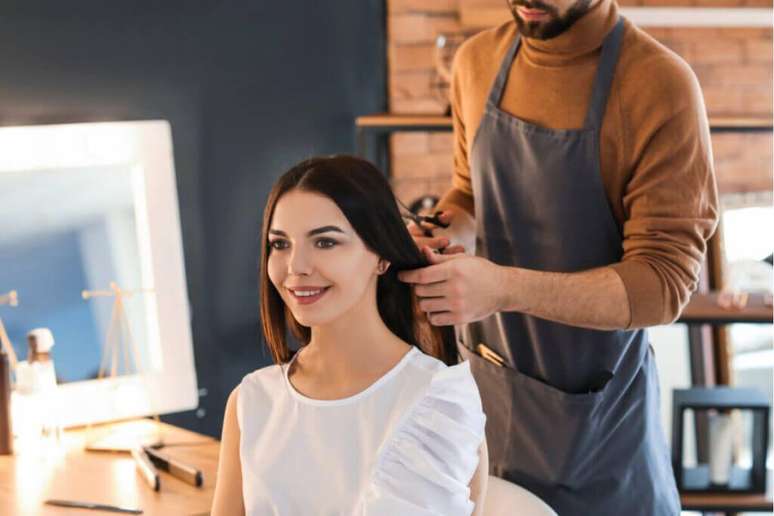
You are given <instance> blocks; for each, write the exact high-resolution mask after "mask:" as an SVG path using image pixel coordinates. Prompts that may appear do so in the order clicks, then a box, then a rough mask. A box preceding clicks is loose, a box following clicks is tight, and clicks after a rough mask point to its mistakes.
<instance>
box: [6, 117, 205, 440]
mask: <svg viewBox="0 0 774 516" xmlns="http://www.w3.org/2000/svg"><path fill="white" fill-rule="evenodd" d="M99 166H123V167H127V168H129V169H130V170H131V173H132V178H133V179H132V182H133V185H134V200H135V213H136V218H137V222H138V224H137V227H138V235H139V242H138V244H139V245H138V247H139V250H140V262H141V277H142V283H143V285H141V287H142V288H147V289H153V290H155V294H150V295H147V298H146V300H147V301H146V306H148V307H149V308H148V315H149V318H148V320H149V321H150V336H151V337H150V342H148V346H147V349H148V351H149V354H150V355H149V358H150V361H149V362H150V363H151V364H152V367H151V369H152V370H151V371H143V372H141V373H140V374H134V375H127V376H119V377H116V378H103V379H100V380H86V381H80V382H72V383H65V384H62V385H60V387H59V396H60V399H61V403H60V405H59V406H60V409H61V412H60V414H59V416H60V422H61V423H62V425H63V426H65V427H68V426H75V425H83V424H88V423H96V422H102V421H112V420H119V419H127V418H132V417H139V416H147V415H156V414H165V413H170V412H179V411H183V410H191V409H194V408H196V407H197V405H198V391H197V382H196V368H195V365H194V358H193V344H192V338H191V326H190V315H189V304H188V293H187V287H186V279H185V278H186V276H185V262H184V260H183V245H182V236H181V231H180V215H179V209H178V200H177V185H176V181H175V170H174V157H173V153H172V132H171V128H170V125H169V123H168V122H166V121H156V120H154V121H143V122H106V123H84V124H64V125H46V126H24V127H0V174H2V173H4V172H19V171H31V170H40V169H59V168H73V167H99ZM94 195H99V191H98V190H95V192H94ZM105 287H107V285H106V286H105ZM9 288H13V287H12V286H9ZM124 288H131V287H124ZM19 294H20V299H19V301H20V305H19V308H17V310H23V309H24V299H23V297H22V295H23V294H22V293H21V292H20V293H19ZM79 294H80V293H74V295H79ZM85 302H94V301H93V300H92V301H84V303H85ZM105 302H110V301H107V300H106V301H105ZM153 326H156V327H157V329H158V331H154V328H153ZM60 345H62V346H64V345H66V343H61V344H60Z"/></svg>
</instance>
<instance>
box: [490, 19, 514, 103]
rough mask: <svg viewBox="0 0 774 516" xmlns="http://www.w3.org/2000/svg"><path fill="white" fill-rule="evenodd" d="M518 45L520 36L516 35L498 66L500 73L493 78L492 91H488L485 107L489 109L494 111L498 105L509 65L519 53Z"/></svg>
mask: <svg viewBox="0 0 774 516" xmlns="http://www.w3.org/2000/svg"><path fill="white" fill-rule="evenodd" d="M520 45H521V36H520V35H519V34H517V35H516V38H515V39H514V40H513V43H511V47H510V48H509V49H508V53H507V54H505V58H504V59H503V62H502V64H501V65H500V71H499V72H497V77H496V78H495V82H494V84H493V85H492V89H491V90H489V98H487V100H486V105H487V106H488V107H489V108H492V109H495V108H497V106H499V105H500V99H501V98H502V96H503V89H505V82H506V81H507V80H508V73H509V72H510V70H511V63H513V58H514V57H515V56H516V53H517V52H518V51H519V46H520Z"/></svg>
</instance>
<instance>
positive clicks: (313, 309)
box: [267, 190, 379, 327]
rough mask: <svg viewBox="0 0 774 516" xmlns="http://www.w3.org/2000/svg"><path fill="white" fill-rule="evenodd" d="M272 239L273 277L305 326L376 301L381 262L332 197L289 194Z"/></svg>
mask: <svg viewBox="0 0 774 516" xmlns="http://www.w3.org/2000/svg"><path fill="white" fill-rule="evenodd" d="M268 238H269V242H268V244H269V259H268V266H267V268H268V273H269V278H270V279H271V282H272V284H273V285H274V287H275V288H276V289H277V292H279V294H280V296H281V297H282V299H283V301H285V304H286V305H287V306H288V307H289V308H290V311H291V312H292V313H293V316H294V317H295V318H296V321H298V322H299V323H300V324H302V325H304V326H309V327H312V326H322V325H325V324H328V323H331V322H334V321H336V320H338V319H339V318H340V317H341V316H343V315H345V314H347V313H348V312H350V310H352V309H353V308H362V307H363V305H362V303H361V301H364V302H373V303H375V302H376V296H375V292H376V280H377V277H378V274H377V268H378V265H379V257H378V256H377V255H376V254H374V253H373V252H371V251H370V250H369V249H367V248H366V246H365V244H364V243H363V241H362V240H361V239H360V237H359V236H358V235H357V233H356V232H355V230H354V229H353V228H352V226H351V225H350V224H349V221H348V220H347V218H346V217H345V216H344V214H343V213H342V212H341V210H340V209H339V207H338V206H336V203H334V202H333V201H332V200H331V199H329V198H328V197H326V196H324V195H321V194H318V193H312V192H304V191H301V190H291V191H289V192H287V193H286V194H284V195H283V196H282V197H280V199H279V200H278V201H277V204H276V206H275V208H274V215H273V217H272V221H271V226H270V227H269V236H268ZM367 295H369V296H371V298H372V300H369V299H367V298H366V296H367Z"/></svg>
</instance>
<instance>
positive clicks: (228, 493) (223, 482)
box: [210, 387, 245, 516]
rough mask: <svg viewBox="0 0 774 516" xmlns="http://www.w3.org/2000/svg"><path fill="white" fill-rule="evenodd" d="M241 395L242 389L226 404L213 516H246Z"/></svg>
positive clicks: (229, 398) (236, 389) (234, 393)
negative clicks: (238, 411) (239, 414)
mask: <svg viewBox="0 0 774 516" xmlns="http://www.w3.org/2000/svg"><path fill="white" fill-rule="evenodd" d="M238 395H239V387H237V388H235V389H234V390H233V391H231V395H229V397H228V401H227V402H226V415H225V416H224V418H223V435H222V436H221V440H220V459H219V461H218V476H217V479H216V482H215V496H214V499H213V502H212V512H211V513H210V514H211V516H232V515H244V513H245V506H244V501H243V499H242V465H241V462H240V460H239V422H238V421H237V414H236V404H237V396H238Z"/></svg>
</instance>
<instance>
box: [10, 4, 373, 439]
mask: <svg viewBox="0 0 774 516" xmlns="http://www.w3.org/2000/svg"><path fill="white" fill-rule="evenodd" d="M384 20H385V14H384V1H383V0H332V1H325V2H323V1H317V0H306V1H298V0H295V1H294V0H282V1H277V0H275V1H267V0H251V1H242V2H227V1H207V2H205V1H196V0H164V1H157V0H154V1H149V0H134V1H126V2H121V1H110V2H105V1H104V0H89V1H84V0H68V1H66V2H62V1H61V0H22V1H17V0H14V1H7V0H6V1H4V2H3V3H2V5H0V70H2V79H1V80H0V124H2V125H21V124H25V125H26V124H46V123H56V122H88V121H105V120H140V119H167V120H169V121H170V123H171V124H172V131H173V138H174V143H175V166H176V170H177V183H178V195H179V199H180V210H181V219H182V229H183V241H184V246H185V256H186V268H187V271H186V272H187V276H188V288H189V293H190V297H191V303H192V313H193V321H192V325H193V332H194V345H195V355H196V362H197V369H198V374H199V384H200V386H201V387H203V388H206V389H207V391H208V394H207V396H205V397H203V398H202V399H201V408H202V409H204V414H199V416H197V415H195V414H194V413H193V412H191V413H183V414H177V415H172V416H167V417H165V418H164V419H166V420H168V421H170V422H173V423H175V424H179V425H182V426H185V427H187V428H190V429H193V430H197V431H201V432H205V433H208V434H211V435H217V434H219V432H220V426H221V422H222V416H223V407H224V404H225V400H226V397H227V396H228V393H229V392H230V390H231V389H232V388H233V387H234V386H235V385H236V384H237V383H239V381H240V380H241V378H242V376H243V375H244V374H245V373H247V372H249V371H251V370H253V369H255V368H257V367H260V366H262V365H265V364H267V363H268V358H267V355H266V354H265V353H264V352H263V351H262V346H263V342H262V340H261V338H260V336H259V317H258V285H257V279H256V278H257V263H258V253H259V242H258V240H259V232H260V216H261V213H262V209H263V204H264V202H265V199H266V196H267V194H268V191H269V189H270V187H271V184H272V182H273V181H274V179H275V178H276V177H277V176H278V175H279V174H280V173H282V172H283V171H284V170H285V169H287V168H288V167H289V166H290V165H292V164H293V163H295V162H297V161H299V160H300V159H302V158H304V157H307V156H310V155H314V154H329V153H338V152H352V151H353V144H354V130H353V119H354V117H355V116H357V115H361V114H366V113H371V112H378V111H383V110H385V107H386V99H385V90H386V86H385V68H386V66H385V47H384V41H385V28H384V23H385V22H384Z"/></svg>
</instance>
